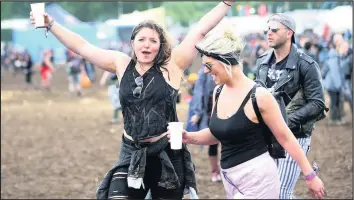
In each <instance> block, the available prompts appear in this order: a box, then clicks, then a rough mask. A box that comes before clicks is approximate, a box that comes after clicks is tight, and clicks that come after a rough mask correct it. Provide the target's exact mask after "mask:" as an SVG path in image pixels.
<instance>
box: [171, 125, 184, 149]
mask: <svg viewBox="0 0 354 200" xmlns="http://www.w3.org/2000/svg"><path fill="white" fill-rule="evenodd" d="M168 129H169V130H170V132H171V134H170V145H171V149H174V150H178V149H182V131H183V122H170V123H168Z"/></svg>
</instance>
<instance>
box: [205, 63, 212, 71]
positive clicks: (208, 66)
mask: <svg viewBox="0 0 354 200" xmlns="http://www.w3.org/2000/svg"><path fill="white" fill-rule="evenodd" d="M203 66H204V67H206V68H207V69H208V70H209V72H211V70H212V66H211V65H209V64H203Z"/></svg>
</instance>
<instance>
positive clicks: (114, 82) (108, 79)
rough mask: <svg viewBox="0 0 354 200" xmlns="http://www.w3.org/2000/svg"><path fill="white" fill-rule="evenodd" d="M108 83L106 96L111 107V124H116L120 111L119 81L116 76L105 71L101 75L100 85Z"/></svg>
mask: <svg viewBox="0 0 354 200" xmlns="http://www.w3.org/2000/svg"><path fill="white" fill-rule="evenodd" d="M106 83H108V96H109V99H110V101H111V104H112V106H113V118H112V121H111V123H113V124H115V123H118V115H119V111H120V110H121V108H122V107H121V105H120V101H119V81H118V77H117V75H116V74H114V73H111V72H108V71H105V72H104V73H103V74H102V77H101V80H100V85H101V86H104V85H106Z"/></svg>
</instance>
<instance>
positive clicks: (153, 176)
mask: <svg viewBox="0 0 354 200" xmlns="http://www.w3.org/2000/svg"><path fill="white" fill-rule="evenodd" d="M123 140H124V142H128V143H129V142H130V141H129V140H127V139H125V138H124V139H123ZM166 152H167V154H168V156H169V158H170V160H171V162H172V165H173V166H174V169H175V171H176V173H177V176H178V178H179V181H180V183H181V185H182V187H181V188H178V189H166V188H164V187H160V186H158V181H159V180H160V177H161V161H160V159H159V158H158V157H156V156H148V157H147V158H146V162H147V163H146V168H145V170H146V171H145V177H144V186H145V189H143V188H140V189H134V188H129V187H128V181H127V173H128V167H129V166H125V167H120V168H118V169H117V170H116V172H115V173H114V175H113V178H112V181H111V184H110V187H109V194H108V198H109V199H114V198H127V199H144V198H145V196H146V194H147V192H148V191H149V189H151V196H152V198H153V199H182V198H183V191H184V185H185V183H184V181H185V180H184V163H183V153H182V151H180V150H177V151H175V150H171V149H170V145H168V146H167V147H166Z"/></svg>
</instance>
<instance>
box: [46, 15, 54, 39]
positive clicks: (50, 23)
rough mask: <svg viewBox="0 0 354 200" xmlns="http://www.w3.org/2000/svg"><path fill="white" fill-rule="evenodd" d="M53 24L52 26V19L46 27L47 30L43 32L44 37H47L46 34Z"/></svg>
mask: <svg viewBox="0 0 354 200" xmlns="http://www.w3.org/2000/svg"><path fill="white" fill-rule="evenodd" d="M53 24H54V19H52V21H50V22H49V24H48V26H47V30H45V37H48V32H49V30H50V29H51V28H52V26H53Z"/></svg>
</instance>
